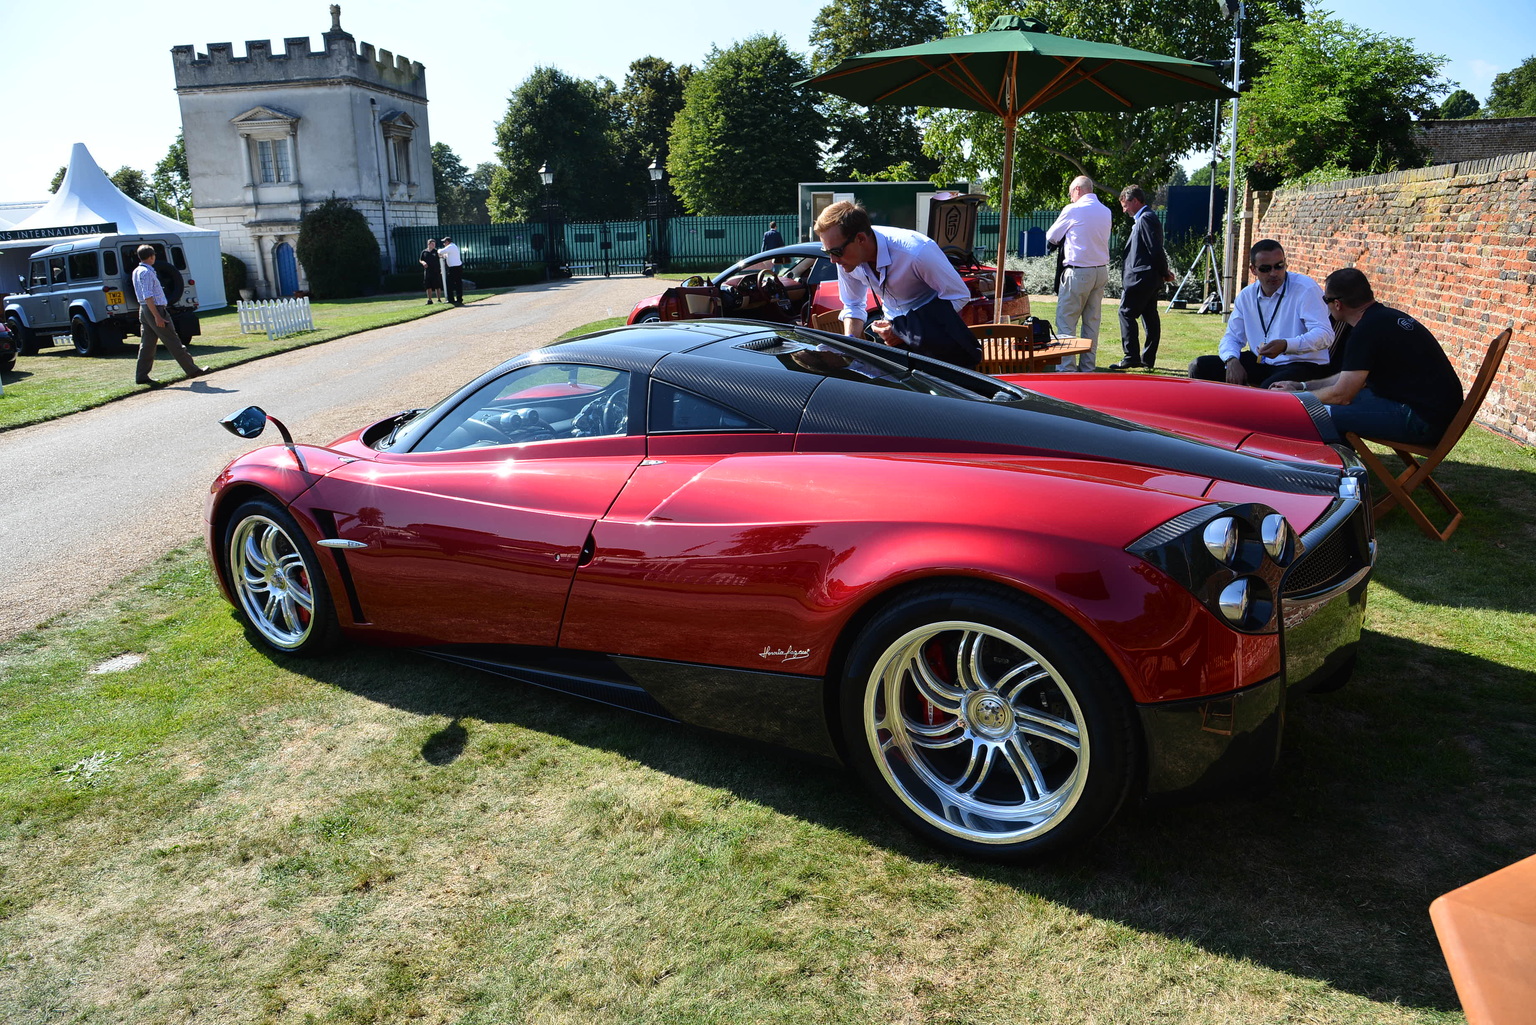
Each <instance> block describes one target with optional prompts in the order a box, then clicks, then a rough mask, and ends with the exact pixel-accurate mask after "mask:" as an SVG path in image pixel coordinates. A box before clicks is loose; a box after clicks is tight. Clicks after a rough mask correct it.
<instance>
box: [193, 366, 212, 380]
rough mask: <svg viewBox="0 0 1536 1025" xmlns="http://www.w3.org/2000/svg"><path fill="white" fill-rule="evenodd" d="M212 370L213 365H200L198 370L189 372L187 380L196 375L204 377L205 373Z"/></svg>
mask: <svg viewBox="0 0 1536 1025" xmlns="http://www.w3.org/2000/svg"><path fill="white" fill-rule="evenodd" d="M212 371H213V368H212V367H198V368H197V369H196V370H193V371H191V372H189V373H188V374H187V380H189V381H190V380H192V378H194V377H202V376H203V375H204V374H207V373H211V372H212Z"/></svg>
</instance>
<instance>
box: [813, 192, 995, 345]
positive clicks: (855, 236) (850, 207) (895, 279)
mask: <svg viewBox="0 0 1536 1025" xmlns="http://www.w3.org/2000/svg"><path fill="white" fill-rule="evenodd" d="M815 230H816V235H817V237H818V238H820V239H821V247H822V250H823V251H824V252H825V253H826V254H827V258H828V259H829V260H831V261H832V262H833V263H835V264H837V290H838V295H839V296H840V297H841V298H842V301H843V311H842V313H841V314H840V315H839V316H840V319H841V320H842V322H843V333H844V334H846V335H850V336H852V337H854V338H857V337H859V336H860V335H862V334H863V333H864V319H865V317H867V316H868V309H869V306H868V303H869V293H870V292H871V291H873V292H874V293H875V295H876V296H878V297H879V299H880V305H881V306H882V307H883V308H884V311H885V319H882V320H877V321H875V322H874V323H872V324H870V325H869V330H870V332H871V333H872V334H874V335H875V337H877V338H879V339H880V340H881V341H882V342H884V343H885V344H886V345H891V346H895V347H897V348H901V349H910V350H911V351H913V352H915V353H918V354H919V355H922V356H929V357H931V358H933V359H941V360H943V361H944V362H946V363H953V364H955V365H956V366H961V367H965V368H967V369H970V368H973V367H975V366H976V364H977V363H980V362H981V344H980V343H979V342H977V341H976V337H975V336H974V335H972V334H971V330H970V328H968V327H966V326H965V322H964V321H963V320H961V319H960V308H961V307H963V306H964V305H965V304H966V303H968V302H970V300H971V291H970V289H969V288H967V287H966V285H965V279H964V278H962V277H961V276H960V272H959V271H957V270H955V265H954V264H952V263H950V262H949V257H947V256H945V255H944V251H943V250H942V249H940V248H939V244H938V243H937V242H935V241H934V240H933V239H931V238H929V237H928V236H927V235H924V234H922V233H921V232H916V231H909V230H908V229H906V228H884V227H881V228H877V227H875V226H874V225H872V224H871V223H870V221H869V212H868V211H866V210H865V209H864V208H863V207H862V206H860V205H859V204H857V203H851V202H848V201H847V200H844V201H842V202H838V203H833V204H832V205H831V206H829V207H827V208H826V209H825V210H823V211H822V212H821V216H819V217H817V218H816V225H815Z"/></svg>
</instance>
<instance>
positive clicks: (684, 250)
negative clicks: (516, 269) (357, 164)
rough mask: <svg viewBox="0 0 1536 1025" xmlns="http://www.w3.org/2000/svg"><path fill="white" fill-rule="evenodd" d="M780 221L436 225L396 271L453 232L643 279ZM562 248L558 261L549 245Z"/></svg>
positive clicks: (1017, 217)
mask: <svg viewBox="0 0 1536 1025" xmlns="http://www.w3.org/2000/svg"><path fill="white" fill-rule="evenodd" d="M1057 214H1058V211H1056V210H1032V211H1028V212H1017V211H1016V212H1015V213H1013V215H1012V216H1011V217H1010V218H1009V220H1008V235H1009V239H1008V251H1009V252H1010V253H1017V252H1019V251H1020V242H1021V240H1022V241H1024V243H1025V245H1024V249H1023V251H1024V252H1028V251H1029V250H1030V246H1029V244H1028V235H1029V233H1030V232H1031V231H1035V232H1038V233H1039V234H1040V235H1043V234H1044V232H1045V229H1047V228H1049V227H1050V226H1051V224H1052V223H1053V222H1054V221H1055V220H1056V217H1057ZM770 221H777V222H778V224H779V233H780V234H781V235H783V236H784V238H785V240H786V241H793V239H794V237H795V215H794V214H753V215H750V216H742V217H668V218H664V219H662V220H660V221H657V220H653V219H644V220H631V221H570V222H566V223H563V224H555V225H554V226H553V233H554V237H553V239H549V238H546V236H547V235H549V234H550V226H548V225H546V224H544V223H542V222H505V223H501V224H434V225H426V226H418V227H401V228H395V229H394V231H393V235H394V249H395V271H396V273H412V272H414V271H416V270H418V269H419V264H418V263H417V262H416V261H417V259H418V258H419V255H420V253H421V251H422V250H423V249H425V248H426V246H427V239H429V238H442V237H443V236H445V235H451V236H452V237H453V240H454V241H455V242H457V243H458V245H459V252H460V253H461V254H462V255H463V257H464V266H465V269H466V271H467V272H468V273H470V274H471V275H472V274H473V273H474V271H476V270H499V269H503V268H507V267H512V266H517V265H520V264H543V263H550V262H553V263H556V264H559V265H561V266H564V267H567V268H569V270H570V272H571V273H573V274H599V275H603V274H638V273H641V272H642V271H643V270H645V269H646V267H647V266H649V265H652V264H653V263H654V264H659V265H661V266H666V265H667V264H669V263H674V264H708V265H711V266H715V265H718V266H720V267H724V266H725V265H726V264H728V263H730V262H732V261H734V260H739V259H741V258H742V257H744V256H751V255H752V254H753V253H756V252H759V251H761V250H762V248H763V233H764V232H765V231H767V230H768V222H770ZM997 222H998V217H997V211H996V210H981V211H978V214H977V218H976V241H975V254H976V258H977V259H978V260H981V261H983V262H988V263H990V262H991V261H992V259H995V257H996V254H997ZM551 242H552V243H553V246H554V253H553V258H552V259H551V253H550V252H549V247H550V244H551ZM1124 247H1125V240H1124V236H1123V233H1120V232H1117V233H1116V234H1115V235H1114V236H1113V237H1112V239H1111V240H1110V252H1111V253H1112V254H1116V255H1118V254H1119V253H1120V251H1121V250H1122V249H1123V248H1124Z"/></svg>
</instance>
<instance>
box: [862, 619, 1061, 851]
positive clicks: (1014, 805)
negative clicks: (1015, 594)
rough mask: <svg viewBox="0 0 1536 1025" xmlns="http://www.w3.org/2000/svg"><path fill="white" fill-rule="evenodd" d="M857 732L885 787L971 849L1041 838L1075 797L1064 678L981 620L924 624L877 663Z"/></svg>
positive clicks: (1010, 636) (1030, 650) (1019, 643)
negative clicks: (971, 845)
mask: <svg viewBox="0 0 1536 1025" xmlns="http://www.w3.org/2000/svg"><path fill="white" fill-rule="evenodd" d="M863 719H864V734H865V739H866V740H867V741H868V744H869V748H870V751H871V753H873V755H874V761H875V764H876V766H877V767H878V769H879V771H880V773H881V774H882V775H883V776H884V777H885V781H886V783H887V784H888V785H889V786H890V788H891V791H892V792H893V793H894V794H895V795H896V796H897V797H898V798H899V799H900V800H901V802H902V803H904V804H905V805H906V806H907V807H908V808H909V809H911V810H912V811H913V812H914V813H915V814H916V815H917V816H918V817H919V818H921V819H923V820H924V821H926V822H928V823H930V824H931V825H932V826H933V827H935V828H937V829H940V830H942V831H944V832H946V833H950V834H952V835H954V836H956V837H959V838H961V839H964V840H968V841H971V842H974V843H978V844H1014V843H1018V842H1019V841H1021V840H1028V839H1030V838H1031V837H1034V836H1038V835H1041V834H1043V833H1046V832H1049V831H1050V830H1051V829H1052V828H1054V827H1055V826H1056V825H1057V824H1058V823H1059V822H1060V821H1061V820H1062V819H1064V818H1065V817H1066V816H1067V815H1068V814H1069V813H1070V812H1071V811H1072V808H1073V806H1074V805H1075V804H1076V803H1077V801H1078V798H1079V797H1080V796H1081V795H1082V792H1083V788H1084V784H1085V782H1086V779H1087V772H1088V765H1089V755H1090V751H1089V743H1088V731H1087V730H1086V728H1085V719H1084V716H1083V712H1082V709H1081V708H1080V707H1079V704H1078V700H1077V697H1076V696H1075V695H1074V694H1073V692H1072V688H1071V686H1070V685H1069V684H1068V683H1067V681H1066V680H1065V679H1064V678H1063V677H1062V675H1061V673H1060V672H1058V671H1057V669H1056V668H1055V667H1054V666H1052V665H1051V663H1050V662H1048V661H1047V660H1046V659H1045V657H1044V656H1043V655H1041V654H1040V653H1039V652H1038V651H1036V650H1035V649H1034V648H1033V647H1031V646H1030V645H1029V644H1027V643H1025V642H1024V641H1022V640H1020V639H1019V638H1018V637H1016V636H1014V635H1013V634H1011V633H1008V632H1007V631H1005V630H1001V629H998V628H995V627H991V626H987V625H985V624H982V623H976V622H966V621H955V622H939V623H929V624H926V625H923V626H921V627H918V628H916V629H913V630H911V631H909V632H908V633H906V634H904V635H902V636H901V637H899V638H897V639H896V640H895V641H894V642H893V643H892V644H891V645H890V646H889V647H888V648H886V650H885V651H884V653H882V654H881V655H880V657H879V658H878V659H877V660H876V662H875V665H874V671H873V673H872V674H871V679H870V683H869V686H868V687H867V689H866V691H865V695H864V716H863Z"/></svg>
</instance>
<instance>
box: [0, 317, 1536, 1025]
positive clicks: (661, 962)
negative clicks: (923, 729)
mask: <svg viewBox="0 0 1536 1025" xmlns="http://www.w3.org/2000/svg"><path fill="white" fill-rule="evenodd" d="M1044 312H1046V311H1041V310H1037V313H1044ZM1166 319H1167V320H1168V321H1169V322H1170V327H1169V339H1168V342H1169V348H1170V350H1173V349H1174V348H1175V347H1176V346H1185V345H1190V346H1193V345H1196V344H1200V345H1203V346H1204V348H1201V349H1199V350H1198V351H1209V349H1210V348H1211V347H1212V345H1213V343H1211V342H1210V341H1208V340H1206V341H1200V340H1198V339H1197V338H1195V337H1194V336H1193V335H1192V336H1191V337H1190V338H1189V339H1182V338H1178V337H1177V336H1178V335H1180V334H1182V332H1183V331H1184V330H1185V329H1186V328H1187V329H1188V330H1190V331H1191V332H1195V331H1208V328H1207V327H1205V326H1204V325H1211V324H1219V322H1220V321H1219V318H1215V317H1204V318H1201V317H1197V316H1195V315H1192V314H1190V315H1174V316H1170V317H1168V318H1166ZM1186 321H1187V322H1188V323H1186ZM1105 328H1106V331H1105V335H1106V338H1105V343H1106V344H1109V343H1110V336H1111V328H1112V325H1111V320H1110V318H1109V317H1106V321H1105ZM1202 337H1203V336H1202ZM1191 354H1193V352H1192V353H1191ZM82 362H84V361H82ZM7 384H8V385H9V382H7ZM9 395H10V388H9V386H8V387H7V397H9ZM1533 471H1536V450H1533V449H1530V448H1522V447H1520V446H1518V445H1515V444H1513V443H1511V442H1509V441H1507V440H1505V439H1503V438H1501V437H1499V436H1497V435H1494V434H1492V433H1490V432H1487V431H1484V430H1481V429H1474V430H1473V431H1472V432H1470V433H1469V434H1468V435H1467V437H1466V438H1465V439H1464V440H1463V442H1462V444H1461V445H1460V447H1459V448H1458V449H1457V450H1456V452H1455V453H1454V455H1453V458H1452V459H1451V460H1450V461H1448V462H1447V463H1446V464H1444V466H1443V467H1442V470H1441V471H1440V472H1439V473H1437V475H1436V476H1437V479H1439V480H1440V481H1441V482H1442V483H1443V484H1444V485H1445V486H1446V488H1447V489H1448V490H1449V491H1450V492H1451V493H1452V494H1453V495H1454V496H1455V497H1456V498H1457V500H1458V501H1459V502H1461V504H1462V506H1463V508H1465V509H1466V511H1467V519H1466V521H1465V522H1464V524H1463V526H1462V528H1461V530H1460V532H1459V533H1457V534H1456V536H1455V537H1454V538H1453V539H1452V541H1451V543H1449V544H1441V543H1439V542H1434V541H1429V540H1426V539H1425V538H1423V537H1422V536H1421V535H1420V534H1419V533H1418V531H1417V530H1416V529H1414V528H1413V526H1412V524H1411V523H1409V522H1408V521H1407V520H1406V518H1404V517H1403V516H1402V515H1401V514H1400V513H1399V514H1394V515H1392V516H1389V517H1387V518H1385V519H1384V520H1383V522H1382V524H1381V525H1380V543H1381V559H1380V563H1379V565H1378V570H1377V574H1376V577H1375V579H1374V582H1373V584H1372V593H1371V599H1370V600H1371V608H1370V612H1369V615H1368V621H1367V632H1366V635H1365V638H1364V641H1363V645H1362V652H1361V663H1360V669H1359V671H1358V673H1357V674H1356V676H1355V678H1354V680H1353V681H1352V682H1351V683H1350V685H1349V686H1348V687H1346V688H1345V689H1344V690H1342V691H1341V692H1339V693H1337V694H1334V695H1328V696H1318V697H1304V698H1300V699H1298V700H1297V701H1296V702H1295V704H1293V705H1292V706H1291V708H1290V709H1289V714H1288V723H1287V746H1286V750H1285V753H1284V755H1283V757H1282V760H1281V764H1280V766H1279V771H1278V774H1277V777H1276V780H1275V782H1274V785H1273V786H1272V788H1271V789H1269V790H1268V791H1267V792H1265V793H1261V794H1248V795H1239V796H1229V797H1224V798H1218V799H1211V800H1206V801H1203V802H1199V803H1192V804H1186V805H1179V806H1174V807H1163V808H1158V809H1146V808H1137V809H1132V810H1131V811H1130V812H1129V813H1128V814H1125V815H1123V816H1122V818H1121V819H1119V820H1118V821H1117V822H1116V823H1115V824H1114V825H1113V826H1111V827H1110V829H1109V830H1108V831H1107V832H1106V833H1104V834H1103V835H1102V836H1101V837H1099V838H1098V839H1097V840H1095V841H1094V842H1092V843H1091V844H1089V845H1088V846H1087V847H1086V848H1085V849H1083V850H1082V851H1080V852H1078V853H1077V854H1075V855H1074V856H1072V857H1070V858H1066V859H1063V860H1061V861H1059V862H1056V863H1053V864H1047V865H1043V866H1035V867H1030V868H1017V867H1003V866H997V865H991V864H985V863H980V862H972V861H966V860H962V859H958V858H951V857H946V856H943V855H939V854H937V853H935V852H934V851H933V850H931V849H930V848H928V847H926V846H924V845H922V844H920V843H918V842H916V841H915V840H913V839H912V838H911V837H910V836H909V835H907V834H906V833H905V832H904V831H902V830H901V829H899V828H898V827H895V826H894V825H893V824H892V823H891V821H890V820H889V819H887V818H886V817H885V816H884V815H883V814H882V813H880V812H879V811H878V810H876V808H875V806H874V804H873V802H872V801H871V800H869V799H867V798H865V797H864V796H862V795H861V794H860V793H858V792H857V789H856V785H855V783H854V781H853V780H852V779H851V777H849V776H847V775H846V774H844V773H843V772H842V771H840V770H838V769H836V768H832V767H827V766H823V765H820V764H818V763H808V762H801V761H798V760H795V759H794V758H792V757H790V756H787V755H784V754H782V753H779V752H776V751H771V750H766V749H760V748H756V747H751V746H748V745H744V744H742V743H741V742H739V741H737V740H734V739H730V738H722V737H717V736H714V735H710V734H705V733H702V732H699V731H696V730H691V729H686V728H681V727H673V726H668V725H665V724H662V723H658V722H655V721H651V720H647V719H645V718H642V717H639V716H636V715H632V714H628V713H624V712H621V711H617V710H612V709H608V708H605V707H602V706H597V705H590V704H585V703H581V702H578V701H576V700H574V699H570V698H566V697H563V696H561V695H558V694H554V693H551V692H547V691H543V690H540V689H537V688H533V687H527V686H523V685H519V684H515V683H511V682H508V681H505V680H500V679H497V678H493V677H489V676H484V675H480V674H477V673H474V672H472V671H470V670H467V669H462V668H459V667H455V666H450V665H446V664H443V663H438V662H434V661H431V660H428V659H426V658H424V657H421V656H418V655H415V654H412V653H408V652H388V651H379V650H369V649H349V650H346V651H344V652H343V653H341V654H339V655H337V656H333V657H330V658H326V659H323V660H319V661H304V660H297V659H288V658H279V657H274V656H270V655H267V654H264V653H263V652H262V651H261V650H259V649H257V648H256V647H254V646H253V645H252V644H250V643H248V640H247V638H246V637H245V636H244V634H243V633H242V631H241V629H240V628H239V626H238V625H237V623H236V621H235V619H234V616H233V613H232V610H231V609H230V608H229V607H228V606H227V605H225V604H224V603H223V602H222V600H220V599H219V598H218V597H217V595H216V593H215V591H214V587H213V584H212V580H211V576H210V572H209V568H208V566H207V563H206V559H205V556H204V554H203V552H202V551H201V549H200V548H198V547H196V546H191V547H189V548H187V549H185V550H183V551H179V552H176V553H173V554H171V555H169V556H167V557H166V558H165V559H163V560H162V561H161V562H160V563H159V564H158V565H157V566H156V567H154V569H153V570H152V571H150V572H148V573H146V574H144V575H142V576H140V577H137V578H135V579H131V580H128V581H125V582H123V583H122V584H121V585H119V586H118V587H117V588H115V589H114V590H112V591H111V592H109V593H107V594H105V595H103V596H102V597H101V598H100V599H98V600H97V601H96V602H94V603H92V604H91V605H89V606H88V607H86V608H83V609H81V610H79V611H78V612H76V613H73V614H71V615H70V616H68V617H66V618H63V619H60V620H58V621H56V622H54V623H52V624H49V625H48V626H47V627H46V628H44V629H41V630H39V631H36V632H33V633H30V634H27V635H25V636H23V637H21V638H18V639H17V640H15V641H12V642H10V643H9V644H7V645H6V646H5V647H4V648H3V649H0V979H3V985H0V1021H5V1022H43V1021H70V1022H78V1023H104V1025H105V1023H111V1025H119V1023H162V1022H181V1021H192V1020H202V1021H216V1022H220V1023H225V1022H274V1023H277V1022H311V1021H313V1022H344V1023H353V1022H356V1023H362V1022H404V1021H422V1022H457V1023H493V1022H494V1023H509V1022H540V1023H543V1022H571V1023H582V1025H586V1023H591V1022H595V1021H603V1022H610V1021H611V1022H646V1023H649V1022H655V1023H677V1022H690V1023H691V1022H720V1023H731V1025H735V1023H739V1022H912V1023H918V1022H922V1023H928V1022H944V1023H950V1022H953V1023H977V1025H980V1023H999V1025H1003V1023H1007V1025H1014V1023H1021V1022H1031V1023H1084V1025H1087V1023H1121V1022H1124V1023H1143V1022H1168V1023H1178V1025H1186V1023H1211V1025H1216V1023H1222V1025H1226V1023H1234V1022H1236V1023H1249V1022H1251V1023H1276V1022H1282V1023H1361V1025H1365V1023H1371V1025H1375V1023H1409V1022H1411V1023H1441V1022H1459V1021H1462V1020H1464V1019H1463V1016H1462V1014H1461V1012H1460V1011H1459V1009H1458V1005H1457V1002H1456V997H1455V993H1454V991H1453V989H1452V987H1451V985H1450V981H1449V977H1448V975H1447V973H1446V972H1445V969H1444V965H1443V962H1442V960H1441V957H1440V953H1439V948H1438V946H1437V944H1436V941H1435V938H1434V935H1433V931H1432V928H1431V926H1430V921H1429V916H1428V910H1427V909H1428V905H1429V902H1430V900H1431V899H1433V898H1434V897H1435V896H1436V895H1438V894H1439V893H1442V892H1444V891H1446V890H1448V889H1451V888H1452V887H1454V886H1457V885H1460V884H1462V883H1464V882H1467V881H1469V880H1471V879H1473V878H1476V877H1478V876H1481V875H1483V874H1486V873H1487V872H1489V871H1491V870H1493V869H1495V868H1498V867H1501V866H1503V865H1506V864H1509V863H1511V862H1513V861H1515V860H1517V859H1519V858H1521V857H1524V856H1526V855H1529V854H1530V853H1532V851H1533V850H1536V760H1533V759H1532V757H1531V751H1532V749H1533V744H1536V701H1533V689H1536V597H1533V596H1536V472H1533ZM124 656H129V658H124ZM134 659H138V661H136V662H134V661H133V660H134ZM104 670H112V671H104Z"/></svg>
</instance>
